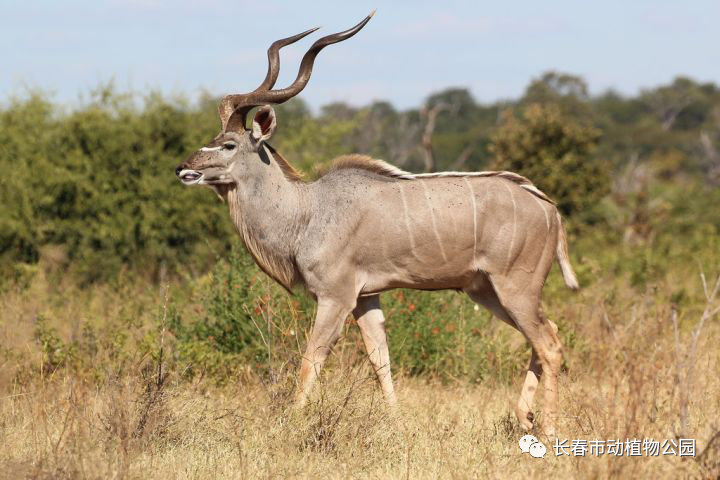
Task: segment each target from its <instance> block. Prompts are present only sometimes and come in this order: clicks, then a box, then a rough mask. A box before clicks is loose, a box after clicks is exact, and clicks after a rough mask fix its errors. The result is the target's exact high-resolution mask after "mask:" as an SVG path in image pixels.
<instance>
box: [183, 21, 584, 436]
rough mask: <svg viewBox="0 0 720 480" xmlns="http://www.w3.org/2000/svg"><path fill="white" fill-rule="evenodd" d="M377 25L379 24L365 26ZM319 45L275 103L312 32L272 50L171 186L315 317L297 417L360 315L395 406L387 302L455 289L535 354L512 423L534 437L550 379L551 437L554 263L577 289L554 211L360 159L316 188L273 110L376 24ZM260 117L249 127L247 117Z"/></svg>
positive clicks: (532, 192)
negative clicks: (284, 75)
mask: <svg viewBox="0 0 720 480" xmlns="http://www.w3.org/2000/svg"><path fill="white" fill-rule="evenodd" d="M371 16H372V15H371ZM371 16H368V17H367V18H365V19H364V20H363V21H362V22H360V23H359V24H358V25H356V26H355V27H353V28H351V29H349V30H347V31H345V32H341V33H337V34H334V35H329V36H327V37H323V38H321V39H320V40H318V41H317V42H315V43H314V44H313V45H312V47H311V48H310V50H309V51H308V52H307V53H306V54H305V56H304V57H303V59H302V62H301V64H300V71H299V73H298V76H297V78H296V80H295V81H294V82H293V84H292V85H290V86H289V87H287V88H285V89H282V90H273V89H272V87H273V85H274V84H275V80H276V79H277V75H278V71H279V53H278V51H279V49H280V48H282V47H283V46H286V45H288V44H290V43H293V42H296V41H298V40H300V39H301V38H303V37H304V36H306V35H308V34H309V33H311V32H313V31H314V30H308V31H306V32H303V33H301V34H299V35H295V36H293V37H290V38H286V39H283V40H278V41H277V42H275V43H273V44H272V46H271V47H270V49H269V50H268V61H269V68H268V72H267V76H266V78H265V80H264V81H263V83H262V85H260V87H258V88H257V89H256V90H255V91H253V92H251V93H248V94H242V95H228V96H226V97H224V98H223V99H222V101H221V103H220V107H219V112H220V118H221V120H222V131H221V132H220V133H219V134H218V135H217V136H216V137H215V138H214V139H213V140H212V141H211V142H210V143H209V144H207V145H206V146H205V147H203V148H201V149H200V150H198V151H197V152H195V153H193V154H191V155H190V157H189V158H188V159H187V160H186V161H185V162H184V163H183V164H182V165H180V166H179V167H178V168H177V171H176V174H177V176H178V177H179V178H180V180H181V181H182V182H183V183H184V184H187V185H207V186H210V187H212V188H213V189H214V190H215V191H216V193H217V194H218V195H219V196H220V197H222V198H223V199H224V200H225V201H226V202H227V204H228V205H229V208H230V215H231V217H232V220H233V222H234V224H235V227H236V228H237V230H238V232H239V234H240V236H241V237H242V239H243V240H244V242H245V245H246V246H247V249H248V250H249V252H250V254H251V255H252V256H253V257H254V259H255V261H256V262H257V264H258V265H259V267H260V268H261V269H262V270H263V271H264V272H265V273H267V274H268V275H269V276H270V277H272V278H273V279H275V280H276V281H277V282H278V283H279V284H281V285H282V286H283V287H285V288H286V289H287V290H289V291H290V290H291V289H292V287H293V286H294V285H297V284H302V285H304V286H305V287H306V289H307V291H308V292H310V294H311V295H312V296H313V297H314V298H315V299H316V300H317V303H318V308H317V316H316V318H315V323H314V326H313V328H312V333H311V334H310V338H309V341H308V345H307V350H306V352H305V355H304V357H303V359H302V366H301V369H300V387H299V390H298V394H297V401H298V403H299V404H301V405H302V404H303V403H304V402H305V400H306V398H307V395H308V393H309V391H310V388H311V387H312V385H313V383H314V381H315V379H316V377H317V375H318V372H319V370H320V368H321V366H322V364H323V362H324V361H325V359H326V357H327V356H328V354H329V352H330V349H331V348H332V347H333V345H334V344H335V342H336V341H337V340H338V337H339V336H340V334H341V331H342V328H343V324H344V320H345V318H346V317H347V316H348V314H350V313H351V312H352V314H353V315H354V316H355V318H356V319H357V323H358V325H359V326H360V329H361V331H362V336H363V339H364V342H365V346H366V348H367V352H368V354H369V357H370V361H371V363H372V365H373V367H374V369H375V371H376V373H377V376H378V379H379V381H380V384H381V387H382V390H383V393H384V395H385V397H386V399H387V401H388V402H390V403H394V402H395V393H394V391H393V384H392V380H391V376H390V359H389V354H388V346H387V340H386V336H385V328H384V317H383V313H382V311H381V309H380V295H379V294H380V292H383V291H386V290H389V289H393V288H415V289H421V290H441V289H456V290H462V291H464V292H465V293H467V294H468V295H469V296H470V298H472V300H474V301H475V302H477V303H478V304H480V305H483V306H485V307H487V308H488V309H489V310H490V311H491V312H492V313H493V314H495V315H496V316H497V317H499V318H500V319H502V320H503V321H505V322H506V323H508V324H509V325H510V326H512V327H514V328H516V329H518V330H519V331H520V332H522V334H523V335H524V336H525V338H527V340H528V341H529V342H530V344H531V346H532V357H531V360H530V366H529V369H528V372H527V376H526V378H525V383H524V385H523V388H522V392H521V395H520V400H519V402H518V404H517V407H516V414H517V416H518V419H519V421H520V424H521V425H522V427H523V428H525V429H530V428H532V425H533V414H532V413H531V407H532V402H533V396H534V392H535V389H536V387H537V384H538V380H539V378H540V375H541V374H542V373H544V374H545V382H546V383H545V414H544V416H545V420H544V422H543V424H544V427H545V431H546V432H548V433H552V430H553V416H554V414H555V411H556V404H557V392H558V387H557V377H558V371H559V369H560V362H561V355H562V353H561V344H560V340H559V339H558V337H557V328H556V327H555V325H554V324H553V323H552V322H551V321H549V320H547V319H546V318H545V317H544V316H543V314H542V312H541V307H540V297H541V291H542V288H543V284H544V282H545V279H546V277H547V275H548V272H549V271H550V267H551V265H552V262H553V260H554V259H555V258H557V259H558V261H559V263H560V267H561V270H562V274H563V277H564V279H565V283H566V284H567V286H568V287H570V288H577V280H576V279H575V275H574V273H573V271H572V267H571V265H570V262H569V260H568V253H567V244H566V240H565V233H564V229H563V226H562V223H561V219H560V215H559V214H558V211H557V209H556V208H555V206H554V203H553V202H552V201H551V200H550V199H549V198H548V197H547V196H546V195H545V194H543V193H542V192H541V191H540V190H538V189H537V188H536V187H535V186H533V184H532V183H531V182H530V181H529V180H527V179H525V178H523V177H521V176H520V175H517V174H514V173H510V172H472V173H461V172H444V173H432V174H419V175H413V174H411V173H408V172H405V171H402V170H400V169H398V168H395V167H393V166H392V165H390V164H387V163H385V162H383V161H380V160H373V159H371V158H369V157H364V156H360V155H353V156H345V157H341V158H339V159H337V160H336V161H335V162H334V165H333V167H332V168H331V169H330V170H329V172H328V173H326V174H325V175H323V176H322V177H321V178H319V179H317V180H316V181H313V182H305V181H303V180H302V178H301V176H300V175H299V174H298V172H297V171H296V170H295V169H294V168H293V167H292V166H291V165H290V164H289V163H288V162H287V161H286V160H285V159H284V158H283V157H282V156H280V155H279V154H278V153H277V152H276V151H275V150H274V149H273V148H272V147H271V146H270V145H269V144H268V140H269V139H270V137H271V136H272V134H273V132H274V131H275V126H276V121H275V112H274V110H273V109H272V107H270V106H268V104H271V103H275V104H277V103H283V102H285V101H287V100H289V99H290V98H292V97H294V96H295V95H297V94H298V93H300V91H301V90H302V89H303V88H304V87H305V85H306V84H307V82H308V80H309V78H310V74H311V71H312V67H313V61H314V60H315V57H316V56H317V54H318V52H320V50H321V49H322V48H324V47H325V46H327V45H330V44H333V43H336V42H340V41H342V40H345V39H348V38H350V37H351V36H353V35H354V34H355V33H357V32H358V31H359V30H360V29H361V28H362V27H364V26H365V24H366V23H367V22H368V21H369V20H370V17H371ZM254 107H260V108H259V109H258V110H257V111H256V113H255V115H254V118H253V120H252V125H251V127H250V128H247V127H246V116H247V114H248V112H249V111H250V110H251V109H252V108H254Z"/></svg>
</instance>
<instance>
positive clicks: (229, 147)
mask: <svg viewBox="0 0 720 480" xmlns="http://www.w3.org/2000/svg"><path fill="white" fill-rule="evenodd" d="M235 147H237V145H235V144H234V143H230V142H228V143H223V148H224V149H225V150H235Z"/></svg>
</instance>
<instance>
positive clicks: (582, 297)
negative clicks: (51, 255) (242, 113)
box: [0, 239, 720, 478]
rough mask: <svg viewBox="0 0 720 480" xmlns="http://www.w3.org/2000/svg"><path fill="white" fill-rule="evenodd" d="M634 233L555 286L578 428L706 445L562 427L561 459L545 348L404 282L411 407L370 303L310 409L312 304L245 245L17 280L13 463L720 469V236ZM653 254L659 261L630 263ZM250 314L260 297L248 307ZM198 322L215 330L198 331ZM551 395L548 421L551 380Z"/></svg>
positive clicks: (594, 472)
mask: <svg viewBox="0 0 720 480" xmlns="http://www.w3.org/2000/svg"><path fill="white" fill-rule="evenodd" d="M594 241H595V239H590V240H588V241H587V244H588V245H590V244H592V243H593V242H594ZM710 244H713V242H710ZM583 245H584V244H583V242H576V246H577V247H578V248H576V249H575V251H576V252H577V251H578V249H580V250H584V249H585V247H584V246H583ZM625 250H626V251H623V249H615V250H611V251H609V252H604V253H603V252H601V251H600V250H596V251H591V250H585V252H586V253H585V254H584V255H583V256H582V257H580V258H577V259H576V260H575V264H576V268H577V270H578V272H579V275H580V278H581V282H582V283H583V284H584V285H585V287H584V288H583V289H582V290H581V291H580V292H579V293H570V292H567V291H565V290H564V289H563V287H562V284H561V280H560V279H559V274H558V273H557V272H553V273H552V274H551V277H550V281H549V282H548V285H547V286H546V295H545V303H544V306H545V308H546V311H547V313H548V314H549V315H550V316H551V317H552V318H553V319H555V321H556V322H557V323H558V325H559V327H560V332H561V335H562V338H563V340H564V342H565V346H566V349H565V368H564V372H563V375H562V377H561V383H560V388H561V392H560V393H561V395H560V399H561V403H560V411H561V412H562V418H561V419H560V420H559V432H558V437H559V438H560V439H568V440H569V441H572V439H585V440H593V439H596V438H597V439H601V440H610V439H622V440H625V439H634V438H637V439H641V440H642V439H645V438H648V439H649V438H653V439H656V440H660V441H661V442H662V441H663V440H665V439H672V440H675V441H676V442H677V439H678V438H680V437H682V438H693V439H696V441H697V448H696V457H695V458H688V457H683V458H680V457H678V456H659V457H647V456H642V457H631V458H628V457H626V456H624V457H616V456H613V455H607V454H606V455H603V456H601V457H599V458H595V457H592V456H586V457H585V458H581V457H569V456H562V457H557V458H556V457H555V455H554V450H553V449H552V447H551V445H552V441H551V440H550V439H547V438H543V437H542V436H540V440H541V441H543V442H544V443H545V445H546V446H547V448H548V452H547V454H546V456H545V458H544V459H535V458H532V457H530V456H529V455H528V454H525V455H521V454H520V451H519V448H518V440H519V438H520V437H521V436H522V435H524V432H522V431H521V430H520V429H519V427H518V425H517V422H516V420H515V418H514V415H512V413H511V412H512V405H513V404H514V402H515V400H516V398H517V395H518V392H519V390H520V385H521V381H522V378H523V376H524V375H523V370H524V368H525V365H526V364H527V359H528V357H529V352H528V351H527V350H528V349H527V347H526V345H525V342H524V340H523V338H522V337H521V336H520V335H519V334H517V333H515V332H514V331H512V330H511V329H510V328H508V327H506V326H505V325H503V324H501V322H498V321H496V320H492V319H491V318H490V316H489V315H488V314H486V313H485V312H483V311H476V310H475V309H474V308H473V306H472V304H471V303H470V301H469V300H467V299H465V298H464V297H463V296H461V295H459V294H456V293H435V294H431V293H413V292H395V293H390V294H386V295H385V300H386V301H385V304H386V312H387V315H388V327H389V331H390V342H391V345H393V350H394V352H393V353H394V354H395V358H396V359H397V360H398V362H397V363H396V368H395V373H396V379H397V382H396V383H397V390H398V395H399V400H400V408H399V410H398V411H397V412H395V413H393V412H391V411H388V409H387V408H386V406H385V405H384V403H383V401H382V398H381V394H380V392H379V388H378V387H377V385H376V382H375V379H374V378H373V375H372V372H371V370H370V368H369V366H368V365H367V362H366V361H365V360H364V358H365V357H364V353H363V351H362V348H361V342H360V339H359V334H358V333H357V327H356V326H355V325H353V324H352V322H351V321H350V320H349V321H348V325H347V328H346V334H345V336H344V338H343V340H342V341H341V343H340V345H339V346H338V348H337V349H336V351H335V353H334V355H333V357H332V359H331V360H330V361H329V364H328V368H327V370H325V372H324V375H323V377H322V379H323V380H322V382H321V383H320V384H319V386H318V388H317V390H316V392H315V394H314V397H313V401H312V402H311V403H310V404H309V406H308V407H307V408H305V409H304V410H302V411H296V410H294V409H293V408H292V401H291V400H292V393H293V389H294V387H295V378H296V376H295V375H296V366H297V364H298V361H299V358H300V352H301V348H302V346H303V344H304V338H303V335H304V334H305V333H306V332H307V328H308V325H309V323H308V322H309V319H310V317H311V314H312V306H311V304H310V303H308V302H306V301H305V300H302V296H300V297H299V299H300V300H298V299H297V298H296V299H293V298H291V297H288V296H287V295H285V294H284V293H282V292H280V291H279V290H278V289H277V288H276V287H274V286H273V285H272V284H271V283H270V281H269V280H267V279H265V277H264V276H262V274H259V273H258V272H257V270H256V269H254V268H253V267H250V266H249V265H248V262H247V259H246V258H245V257H244V256H243V255H238V254H236V255H232V256H231V257H230V258H231V259H230V262H229V264H228V263H227V262H220V266H218V267H217V268H216V269H215V270H214V271H212V272H211V273H209V274H207V275H205V276H204V277H201V278H199V279H195V280H192V279H184V280H178V281H176V282H173V283H170V284H167V285H161V286H157V285H156V284H155V283H153V282H149V281H146V280H143V279H141V278H138V277H134V276H130V277H129V278H123V277H122V276H121V277H120V278H119V279H118V280H117V281H115V282H111V283H108V284H98V285H94V286H92V287H89V288H88V287H81V286H77V285H75V284H73V283H72V282H70V281H66V280H63V275H62V272H60V271H57V270H55V269H54V267H53V266H52V265H49V262H47V263H43V262H41V263H40V266H39V267H38V268H37V269H36V270H35V271H33V272H30V273H28V274H27V278H26V281H25V283H24V284H19V283H18V284H17V285H16V286H15V287H14V288H11V289H8V290H7V291H6V292H5V293H3V295H2V304H3V309H2V312H1V313H0V328H1V329H2V330H0V335H2V336H1V337H0V338H1V340H2V345H3V351H2V355H3V356H2V357H0V358H2V364H0V365H1V368H0V372H1V373H2V389H3V390H2V391H3V393H2V397H1V398H2V402H1V403H0V438H2V445H3V448H2V449H0V464H1V465H2V468H0V471H2V472H3V473H2V474H3V475H4V476H5V477H7V478H18V477H22V476H26V477H30V478H257V477H266V478H307V477H323V478H324V477H328V478H346V477H356V478H438V477H442V478H468V477H470V478H485V477H493V478H499V477H502V478H507V477H511V478H520V477H523V478H527V477H528V476H530V477H546V476H550V475H553V476H560V477H562V478H567V477H570V478H572V477H575V478H586V477H601V478H605V477H619V476H623V477H631V478H640V477H653V478H658V477H663V478H664V477H696V478H710V477H715V476H717V475H718V474H720V433H719V432H720V417H719V415H718V412H719V411H720V376H719V375H718V372H719V371H720V350H719V349H718V348H717V345H718V342H720V326H719V325H718V321H717V315H715V314H716V313H717V309H718V308H719V307H720V298H718V295H717V294H715V296H713V295H714V294H713V291H714V288H716V287H715V278H716V275H717V273H718V270H717V265H718V263H717V257H718V252H717V250H715V249H706V250H705V251H702V252H693V255H695V256H696V258H697V259H698V262H692V261H688V262H671V261H668V260H667V259H666V258H662V259H660V263H656V260H657V258H652V256H653V251H652V250H643V249H633V248H629V247H628V248H626V249H625ZM642 252H645V253H644V255H646V256H647V258H645V259H644V260H643V261H641V262H640V263H639V264H638V265H639V266H638V265H635V266H634V267H633V266H631V265H633V263H632V262H637V259H636V257H637V256H638V255H640V254H642ZM591 253H594V254H595V255H594V256H592V255H591ZM655 253H657V252H655ZM633 259H635V260H633ZM713 261H714V262H715V263H714V264H712V262H713ZM703 262H705V263H703ZM613 264H614V267H613V268H610V267H611V266H612V265H613ZM653 265H654V267H653ZM661 265H662V266H663V267H662V268H661V267H660V266H661ZM633 269H635V270H633ZM653 269H654V270H658V269H660V270H661V271H662V272H661V273H658V272H657V271H655V273H654V274H652V275H650V274H649V273H648V271H653ZM703 270H704V277H705V283H704V284H703V279H702V275H701V272H703ZM648 275H650V276H648ZM237 292H240V293H237ZM233 310H236V311H241V312H242V311H244V313H241V314H240V315H239V316H237V317H232V311H233ZM435 313H439V314H440V316H437V317H436V316H434V314H435ZM208 315H211V316H208ZM223 315H226V316H227V315H229V317H223ZM213 318H214V320H212V319H213ZM236 321H238V322H239V321H242V322H245V324H246V326H247V324H249V325H251V327H250V329H249V330H248V332H247V336H248V338H250V339H254V340H257V342H255V343H247V344H245V346H244V347H243V348H238V349H232V348H229V346H230V345H232V344H233V342H241V341H250V340H248V339H247V338H245V337H244V336H236V337H227V338H224V339H221V338H220V337H223V335H226V336H228V335H230V336H232V335H234V333H233V332H231V331H230V327H231V326H233V328H235V329H237V327H238V324H234V323H233V322H236ZM193 322H196V323H201V324H202V325H204V327H203V328H205V329H209V330H203V331H202V332H205V333H202V332H196V331H193V330H192V328H191V327H189V326H188V325H192V324H193ZM223 322H226V323H223ZM418 324H419V325H420V326H418ZM183 325H185V326H183ZM208 338H209V339H210V340H207V339H208ZM208 341H209V342H210V343H208ZM211 347H212V348H211ZM232 352H241V353H232ZM247 352H251V353H247ZM248 355H250V356H251V357H252V358H251V357H248ZM422 366H424V367H425V370H422V369H421V368H420V367H422ZM537 397H538V399H537V401H538V403H539V412H540V415H539V416H540V420H542V400H541V397H542V389H540V391H539V392H538V395H537ZM538 435H539V434H538Z"/></svg>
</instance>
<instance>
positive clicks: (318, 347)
mask: <svg viewBox="0 0 720 480" xmlns="http://www.w3.org/2000/svg"><path fill="white" fill-rule="evenodd" d="M353 308H355V305H354V302H343V301H339V300H337V299H331V298H319V299H318V310H317V315H316V316H315V324H314V325H313V328H312V332H311V333H310V340H309V341H308V344H307V348H306V349H305V355H304V356H303V358H302V365H301V366H300V387H299V389H298V392H297V396H296V404H297V406H298V407H302V406H303V405H305V402H306V401H307V397H308V395H309V394H310V390H311V389H312V387H313V385H314V384H315V380H316V379H317V376H318V375H319V374H320V369H321V368H322V365H323V363H325V359H326V358H327V356H328V354H329V353H330V350H331V349H332V347H333V346H334V345H335V343H336V342H337V341H338V338H340V334H341V333H342V328H343V324H344V323H345V319H346V318H347V316H348V315H349V314H350V312H351V311H352V310H353Z"/></svg>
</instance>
